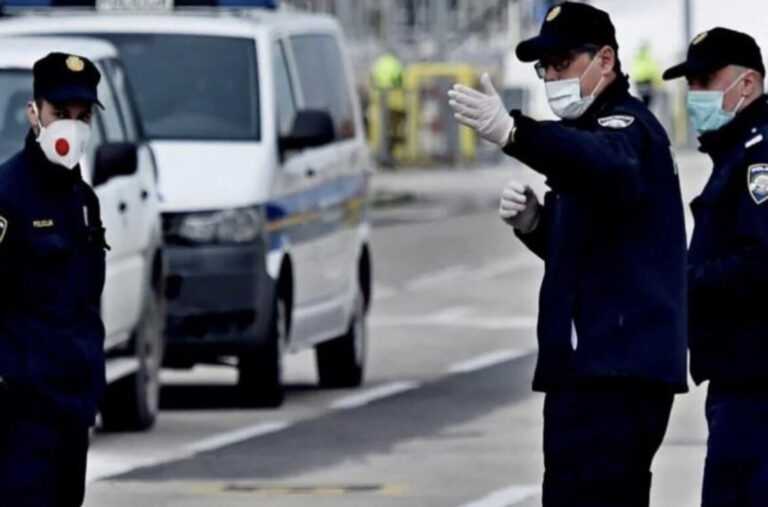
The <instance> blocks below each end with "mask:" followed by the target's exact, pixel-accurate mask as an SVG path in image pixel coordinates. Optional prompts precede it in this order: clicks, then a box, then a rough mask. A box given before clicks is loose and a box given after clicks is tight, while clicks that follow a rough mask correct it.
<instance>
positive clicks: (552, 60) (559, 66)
mask: <svg viewBox="0 0 768 507" xmlns="http://www.w3.org/2000/svg"><path fill="white" fill-rule="evenodd" d="M599 49H600V48H599V47H598V46H595V45H591V44H590V45H586V46H583V47H580V48H578V49H574V50H572V51H570V52H568V53H567V54H565V55H553V56H546V57H544V58H542V59H541V60H539V61H538V62H536V63H535V64H533V68H534V69H535V70H536V74H537V75H538V76H539V79H544V78H545V77H546V76H547V69H549V68H553V69H554V70H555V72H557V73H560V72H565V71H566V70H568V67H570V66H571V64H572V63H573V61H574V60H575V59H576V58H578V57H579V56H580V55H582V54H583V53H588V54H589V55H590V56H594V55H595V54H597V51H598V50H599Z"/></svg>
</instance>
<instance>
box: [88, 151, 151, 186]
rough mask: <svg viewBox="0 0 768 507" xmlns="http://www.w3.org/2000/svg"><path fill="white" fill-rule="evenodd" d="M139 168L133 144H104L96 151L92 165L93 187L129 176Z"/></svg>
mask: <svg viewBox="0 0 768 507" xmlns="http://www.w3.org/2000/svg"><path fill="white" fill-rule="evenodd" d="M138 168H139V162H138V154H137V149H136V145H135V144H133V143H106V144H102V145H101V146H99V148H98V149H97V150H96V157H95V159H94V163H93V177H92V182H93V186H94V187H98V186H99V185H103V184H105V183H106V182H108V181H109V180H111V179H112V178H117V177H118V176H131V175H132V174H136V171H137V170H138Z"/></svg>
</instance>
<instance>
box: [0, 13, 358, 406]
mask: <svg viewBox="0 0 768 507" xmlns="http://www.w3.org/2000/svg"><path fill="white" fill-rule="evenodd" d="M11 33H13V34H50V35H56V34H78V35H88V36H94V37H98V38H102V39H106V40H109V41H110V42H111V43H112V44H114V45H115V46H116V47H117V48H118V50H119V52H120V56H121V59H122V61H123V62H124V65H125V68H126V70H127V72H128V74H129V77H130V78H131V82H132V84H133V85H134V87H135V90H136V98H137V103H138V109H139V113H140V116H141V118H142V122H143V128H144V132H145V134H146V136H147V137H148V138H149V139H150V141H151V145H152V148H153V150H154V152H155V154H156V155H157V161H158V166H159V170H160V190H161V194H162V196H163V200H162V204H161V206H162V211H163V218H164V233H165V241H166V253H167V256H168V260H169V264H170V279H169V284H170V286H171V288H172V289H178V290H177V291H173V292H176V293H175V294H173V296H175V297H174V298H173V299H171V300H169V301H168V320H167V329H166V341H167V348H166V364H167V365H169V366H171V367H189V366H192V365H194V364H195V363H199V362H221V361H226V359H227V358H228V357H236V358H237V359H238V360H237V365H238V368H239V384H240V386H241V388H242V390H243V393H244V394H245V395H247V397H248V400H249V402H250V403H254V404H258V405H263V406H277V405H279V404H281V403H282V401H283V389H282V368H281V363H282V356H283V353H284V352H285V351H297V350H300V349H303V348H306V347H315V349H316V356H317V367H318V374H319V375H318V376H319V379H320V383H321V385H323V386H328V387H350V386H358V385H360V384H361V383H362V381H363V372H364V366H365V355H366V342H367V334H366V326H365V319H366V313H367V309H368V306H369V304H370V301H371V253H370V248H369V225H368V221H367V195H368V180H369V176H370V172H371V167H372V166H371V158H370V155H369V152H368V149H367V146H366V143H365V139H364V132H363V122H362V116H361V112H360V106H359V102H358V98H357V96H356V93H355V89H354V83H353V79H352V74H351V72H350V67H349V64H348V62H347V59H346V58H345V53H344V40H343V37H342V34H341V30H340V28H339V26H338V24H337V22H336V21H335V20H333V19H332V18H329V17H325V16H315V15H301V14H296V13H282V12H269V11H257V10H254V11H242V12H235V11H213V10H211V11H209V12H208V13H204V12H201V11H196V12H195V13H191V14H190V13H188V14H178V13H176V14H174V13H167V14H152V15H139V14H128V13H126V14H111V15H74V16H70V15H60V14H56V15H50V16H49V17H47V19H46V17H45V16H43V17H40V16H36V17H31V16H30V17H19V18H17V19H9V20H4V21H2V22H0V35H2V34H11Z"/></svg>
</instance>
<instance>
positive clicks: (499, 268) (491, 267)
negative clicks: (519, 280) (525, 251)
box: [471, 255, 541, 280]
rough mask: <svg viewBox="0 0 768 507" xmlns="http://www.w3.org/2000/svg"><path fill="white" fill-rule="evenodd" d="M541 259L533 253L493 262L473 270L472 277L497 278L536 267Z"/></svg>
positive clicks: (480, 278) (478, 278) (481, 278)
mask: <svg viewBox="0 0 768 507" xmlns="http://www.w3.org/2000/svg"><path fill="white" fill-rule="evenodd" d="M539 264H541V262H540V261H538V260H537V258H536V257H534V256H533V255H524V256H521V257H518V258H515V259H508V260H504V261H500V262H495V263H493V264H488V265H487V266H483V267H482V268H479V269H476V270H474V271H472V273H471V277H472V278H473V279H476V280H487V279H489V278H497V277H499V276H502V275H507V274H510V273H514V272H515V271H520V270H523V269H530V268H535V267H537V266H538V265H539Z"/></svg>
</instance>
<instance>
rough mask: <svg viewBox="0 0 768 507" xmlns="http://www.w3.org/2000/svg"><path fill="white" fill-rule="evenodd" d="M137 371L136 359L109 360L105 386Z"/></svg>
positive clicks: (137, 363)
mask: <svg viewBox="0 0 768 507" xmlns="http://www.w3.org/2000/svg"><path fill="white" fill-rule="evenodd" d="M137 371H139V359H138V358H137V357H121V358H116V359H110V360H108V361H107V374H106V379H107V384H111V383H112V382H114V381H115V380H118V379H121V378H123V377H127V376H128V375H130V374H131V373H134V372H137Z"/></svg>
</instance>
